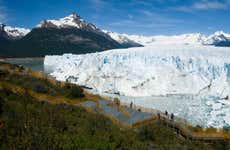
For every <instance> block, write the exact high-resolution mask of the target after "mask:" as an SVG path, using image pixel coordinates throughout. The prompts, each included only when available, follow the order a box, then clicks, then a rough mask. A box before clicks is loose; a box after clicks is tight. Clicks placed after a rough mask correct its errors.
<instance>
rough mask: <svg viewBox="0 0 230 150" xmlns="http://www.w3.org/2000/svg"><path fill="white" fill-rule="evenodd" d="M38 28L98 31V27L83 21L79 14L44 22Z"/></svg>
mask: <svg viewBox="0 0 230 150" xmlns="http://www.w3.org/2000/svg"><path fill="white" fill-rule="evenodd" d="M37 28H77V29H85V30H91V31H93V30H97V27H96V26H95V25H93V24H91V23H88V22H86V21H85V20H83V19H82V18H81V17H80V15H78V14H77V13H75V12H74V13H72V14H70V15H69V16H66V17H64V18H60V19H53V20H44V21H42V22H41V23H40V24H38V25H37Z"/></svg>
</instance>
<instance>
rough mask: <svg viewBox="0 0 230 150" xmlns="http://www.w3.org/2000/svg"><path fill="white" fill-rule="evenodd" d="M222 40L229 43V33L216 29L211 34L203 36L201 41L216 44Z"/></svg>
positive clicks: (206, 43)
mask: <svg viewBox="0 0 230 150" xmlns="http://www.w3.org/2000/svg"><path fill="white" fill-rule="evenodd" d="M222 42H229V43H230V34H227V33H224V32H223V31H217V32H215V33H214V34H212V35H209V36H206V38H203V41H202V43H203V44H204V45H217V46H218V44H220V43H222Z"/></svg>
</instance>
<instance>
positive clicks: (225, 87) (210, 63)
mask: <svg viewBox="0 0 230 150" xmlns="http://www.w3.org/2000/svg"><path fill="white" fill-rule="evenodd" d="M44 65H45V68H46V69H49V70H51V72H52V73H51V75H52V76H54V77H56V78H57V79H58V80H62V81H66V80H68V81H70V82H73V83H77V84H80V85H84V86H87V87H91V88H93V89H94V90H96V91H97V92H99V93H117V94H120V95H125V96H152V95H167V94H194V95H215V96H219V97H227V96H228V95H229V93H230V48H219V47H218V48H217V47H212V46H201V45H151V46H147V47H141V48H130V49H119V50H110V51H105V52H101V53H92V54H85V55H72V54H64V55H62V56H46V57H45V61H44Z"/></svg>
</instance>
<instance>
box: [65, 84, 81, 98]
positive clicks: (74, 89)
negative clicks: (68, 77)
mask: <svg viewBox="0 0 230 150" xmlns="http://www.w3.org/2000/svg"><path fill="white" fill-rule="evenodd" d="M65 88H66V89H68V94H67V97H69V98H81V97H84V93H83V89H82V88H80V87H79V86H76V85H69V84H68V85H66V86H65Z"/></svg>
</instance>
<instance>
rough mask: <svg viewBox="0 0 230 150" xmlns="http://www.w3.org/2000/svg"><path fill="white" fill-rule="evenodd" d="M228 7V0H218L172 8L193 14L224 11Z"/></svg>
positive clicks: (229, 3) (229, 4)
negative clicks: (194, 12)
mask: <svg viewBox="0 0 230 150" xmlns="http://www.w3.org/2000/svg"><path fill="white" fill-rule="evenodd" d="M229 6H230V0H224V1H218V0H200V1H197V2H195V3H193V4H192V5H190V6H178V7H173V8H172V9H173V10H178V11H184V12H193V11H197V10H200V11H201V10H202V11H204V10H219V9H226V8H228V7H229Z"/></svg>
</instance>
